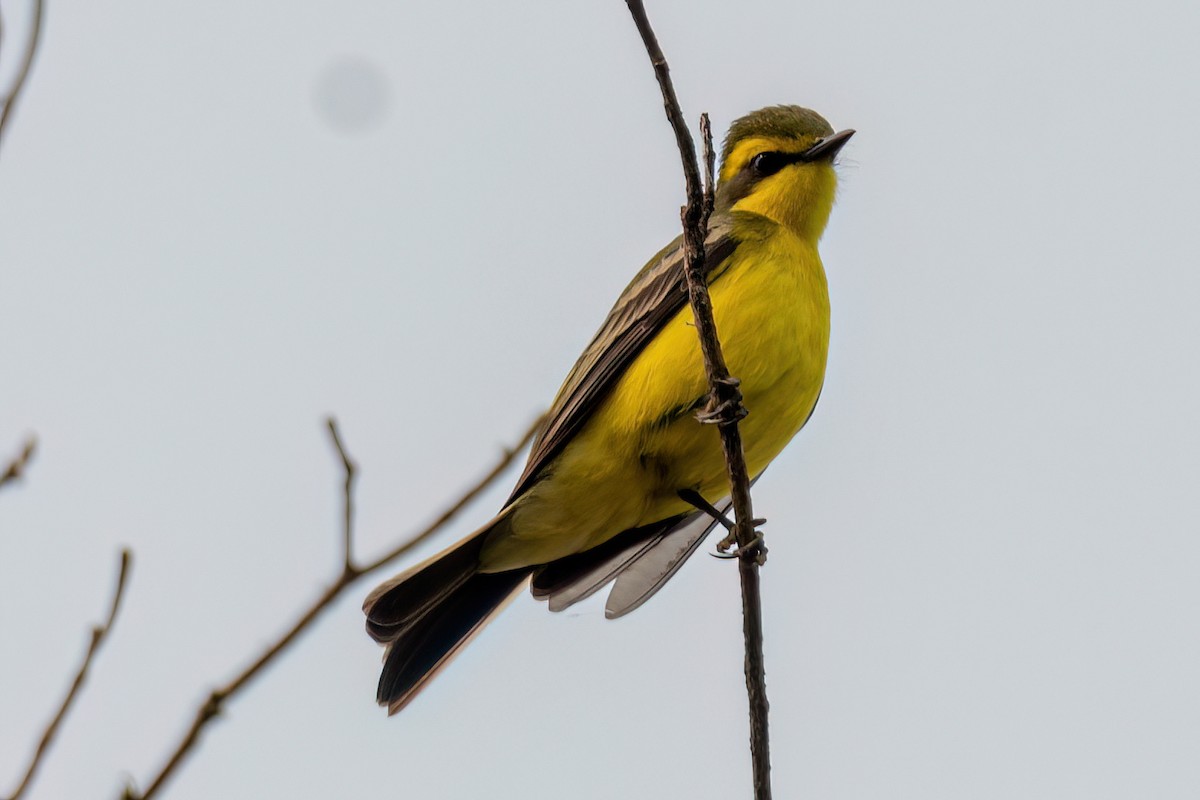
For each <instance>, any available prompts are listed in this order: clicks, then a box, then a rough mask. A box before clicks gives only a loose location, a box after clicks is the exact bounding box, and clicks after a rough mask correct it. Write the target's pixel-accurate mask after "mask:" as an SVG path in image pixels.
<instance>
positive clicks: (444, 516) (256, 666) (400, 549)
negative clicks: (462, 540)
mask: <svg viewBox="0 0 1200 800" xmlns="http://www.w3.org/2000/svg"><path fill="white" fill-rule="evenodd" d="M540 422H541V420H540V418H539V420H538V421H537V422H535V423H534V424H533V425H532V426H530V428H529V429H528V430H527V431H526V432H525V434H524V435H523V436H522V437H521V441H520V442H518V443H517V444H516V446H514V447H511V448H509V449H506V450H505V451H504V453H503V455H502V456H501V458H500V459H499V461H498V462H497V463H496V465H495V466H494V467H493V468H492V469H491V470H490V471H489V472H488V473H487V474H486V475H485V476H484V477H483V478H482V479H480V480H479V481H478V482H477V483H476V484H475V485H474V486H472V487H471V488H470V489H468V490H467V491H466V492H465V493H464V494H463V495H462V497H460V498H459V499H458V500H456V501H454V502H453V503H451V504H450V506H449V507H448V508H447V509H446V510H445V511H443V512H442V513H441V514H439V515H438V517H437V518H436V519H435V520H434V521H433V522H431V523H430V524H429V525H427V526H426V527H425V528H423V529H422V530H420V531H418V532H417V533H415V534H413V535H412V536H410V537H408V538H407V539H405V540H404V542H402V543H401V544H400V545H398V546H397V547H395V548H393V549H392V550H390V551H389V552H387V553H385V554H384V555H382V556H380V557H379V558H377V559H375V560H374V561H370V562H368V563H366V564H362V565H359V564H355V563H354V559H353V550H352V547H351V545H352V543H353V536H354V530H353V522H354V496H353V490H354V478H355V476H356V475H357V471H358V470H357V467H356V466H355V464H354V461H353V460H352V459H351V458H350V457H349V456H348V455H347V453H346V449H345V447H344V445H343V444H342V438H341V434H340V433H339V431H338V427H337V421H336V420H334V419H333V418H330V419H329V420H328V426H329V433H330V437H331V438H332V440H333V446H334V448H335V449H336V450H337V453H338V456H339V457H340V458H341V462H342V468H343V469H344V471H345V475H346V479H345V483H344V485H343V497H344V499H343V502H344V505H345V508H344V513H343V530H342V549H343V559H342V571H341V574H340V575H338V576H337V578H335V579H334V581H333V582H332V583H330V584H329V586H328V587H327V588H326V589H325V591H324V592H322V593H321V595H320V597H318V598H317V599H316V600H315V601H314V602H313V603H312V605H310V606H309V607H308V608H307V609H306V610H304V611H303V612H302V613H301V614H300V616H299V618H297V619H296V621H295V622H294V623H292V625H291V626H290V627H289V628H288V629H287V631H286V632H285V633H284V634H283V635H282V636H280V637H279V639H278V640H276V641H275V643H274V644H272V645H271V646H270V647H268V648H267V649H266V651H265V652H263V653H262V654H261V655H259V656H258V658H256V659H255V660H254V661H253V662H252V663H251V664H250V665H249V666H247V667H245V668H244V669H243V670H242V671H241V672H239V673H238V674H237V675H236V676H235V677H234V678H233V679H232V680H230V681H229V682H228V683H226V684H225V685H224V686H220V687H217V688H216V689H213V690H212V691H211V692H210V693H209V695H208V697H207V698H206V699H205V701H204V702H203V703H201V704H200V707H199V708H197V709H196V714H195V717H194V718H193V719H192V724H191V727H189V728H188V730H187V732H186V733H185V734H184V735H183V738H181V739H180V740H179V743H178V744H177V745H176V746H175V749H174V750H173V751H172V752H171V755H170V756H168V758H167V761H166V763H165V764H163V766H162V767H161V768H160V769H159V770H158V772H157V773H156V774H155V776H154V777H153V778H152V779H151V780H150V783H149V784H148V785H147V787H146V790H145V791H144V792H138V791H137V789H136V788H134V787H133V786H132V785H131V786H127V787H126V788H125V792H124V794H123V795H122V797H123V800H149V798H151V797H154V796H155V795H157V794H158V793H159V791H160V790H161V789H162V788H163V786H165V785H166V783H167V781H168V780H170V778H171V777H172V776H173V775H174V773H175V771H176V770H177V769H178V768H179V766H180V765H181V764H182V763H183V762H184V760H186V759H187V757H188V756H189V755H191V753H192V752H193V750H194V748H195V747H196V745H197V744H198V743H199V741H200V734H201V733H202V732H203V730H204V728H205V726H207V725H208V723H210V722H211V721H212V720H213V719H214V718H215V717H217V716H218V715H220V714H221V712H222V711H223V710H224V706H225V703H226V701H228V700H229V699H230V698H231V697H233V695H235V694H237V692H239V691H240V690H242V689H243V688H245V687H246V685H247V684H249V683H250V682H251V681H252V680H254V678H256V677H258V675H259V674H260V673H261V672H262V671H263V669H264V668H266V667H267V666H268V665H270V664H271V662H272V661H274V660H275V658H276V657H277V656H279V655H280V654H281V653H283V651H284V650H286V649H287V648H288V646H289V645H291V644H292V643H293V642H295V640H296V638H297V637H299V635H300V634H301V633H303V632H304V631H305V630H306V629H307V628H308V627H309V626H310V625H311V624H312V623H313V621H314V620H315V619H316V618H317V617H318V616H320V614H321V612H322V611H324V610H325V609H326V608H328V607H329V606H330V604H332V603H333V601H335V600H337V599H338V597H340V596H341V594H342V592H343V591H344V590H345V589H347V588H348V587H349V586H350V585H351V584H353V583H356V582H357V581H358V579H359V578H362V577H364V576H366V575H368V574H370V573H372V572H374V571H375V570H377V569H379V568H381V567H383V566H385V565H386V564H388V563H390V562H392V561H393V560H395V559H397V558H399V557H400V556H402V555H404V554H405V553H407V552H408V551H409V550H411V549H413V548H414V547H416V546H417V545H418V544H420V543H421V542H423V541H425V540H426V539H428V538H429V537H430V536H432V535H433V534H435V533H437V532H438V531H439V530H441V528H442V527H443V526H444V525H445V524H446V523H447V522H449V521H450V520H451V519H453V518H454V516H455V515H456V514H458V512H460V511H462V509H463V508H465V507H466V506H467V504H468V503H470V502H471V500H473V499H474V498H475V497H477V496H478V495H479V494H480V493H481V492H482V491H483V490H484V489H486V488H487V487H488V486H489V485H491V483H492V482H493V481H494V480H495V479H496V478H497V477H499V476H500V474H501V473H503V472H504V470H505V469H506V468H507V467H508V466H509V465H510V464H511V463H512V462H513V459H515V458H516V457H517V455H518V454H519V453H520V452H521V450H522V449H523V448H524V447H525V445H526V444H527V443H528V442H529V440H530V439H531V438H533V434H534V433H535V432H536V430H537V426H538V425H539V424H540Z"/></svg>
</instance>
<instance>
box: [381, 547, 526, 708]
mask: <svg viewBox="0 0 1200 800" xmlns="http://www.w3.org/2000/svg"><path fill="white" fill-rule="evenodd" d="M487 533H488V531H487V530H486V529H485V530H484V531H481V532H480V533H478V534H476V535H474V536H472V537H470V538H468V539H466V540H464V541H462V542H460V543H459V544H457V545H455V546H454V547H453V548H451V549H450V550H447V551H444V552H442V553H439V554H438V555H436V556H434V557H433V558H432V559H430V560H429V561H426V562H425V563H423V564H420V565H418V566H416V567H414V568H413V569H411V570H409V571H407V572H405V573H403V574H401V575H398V576H396V577H395V578H393V579H392V580H390V581H388V582H387V583H385V584H383V585H382V586H380V587H379V588H377V589H376V590H375V591H373V592H371V594H370V595H369V596H368V597H367V599H366V602H364V603H363V611H365V612H366V615H367V633H369V634H370V635H371V637H372V638H373V639H375V641H377V642H379V643H381V644H386V645H387V652H386V653H385V654H384V657H383V674H381V675H380V676H379V691H378V693H377V695H376V698H377V699H378V701H379V703H380V705H386V706H387V707H388V713H390V714H395V713H396V712H397V711H399V710H400V709H402V708H404V706H406V705H408V703H409V702H410V701H411V700H412V699H413V698H414V697H415V696H416V695H417V693H418V692H419V691H420V690H421V689H422V688H424V686H425V684H426V683H428V682H429V681H430V679H432V678H433V676H434V675H436V674H437V673H438V672H439V671H440V670H441V669H442V668H443V667H445V666H446V665H447V664H449V663H450V661H451V660H452V659H453V658H454V656H456V655H457V654H458V652H459V651H460V650H461V649H462V648H463V647H464V646H465V645H466V644H467V643H468V642H469V641H471V639H472V638H473V637H474V636H475V634H477V633H478V632H479V631H480V630H482V628H483V626H484V625H486V624H487V623H488V622H489V621H490V620H491V618H492V616H494V615H495V614H496V612H498V611H499V610H500V609H501V608H502V607H503V606H504V604H505V601H507V600H508V599H509V598H511V597H513V596H514V595H516V593H517V592H518V591H519V590H520V589H521V587H522V586H523V585H524V584H525V581H526V579H527V578H528V577H529V570H523V569H521V570H512V571H510V572H496V573H482V572H479V571H478V570H479V553H480V550H481V549H482V547H483V541H484V538H485V537H486V535H487Z"/></svg>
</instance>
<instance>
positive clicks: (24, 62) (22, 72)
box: [0, 0, 45, 142]
mask: <svg viewBox="0 0 1200 800" xmlns="http://www.w3.org/2000/svg"><path fill="white" fill-rule="evenodd" d="M44 8H45V3H44V1H43V0H33V19H32V20H31V21H30V23H29V34H28V36H26V38H25V54H24V56H23V57H22V58H21V66H20V67H19V68H18V69H17V76H16V78H14V79H13V83H12V86H11V87H10V88H9V90H8V92H7V94H6V95H5V96H4V97H3V98H0V142H3V141H4V130H5V127H6V126H7V125H8V118H9V115H11V114H12V110H13V109H14V108H16V106H17V99H18V98H19V97H20V96H21V92H22V91H24V89H25V84H26V82H27V81H28V80H29V70H30V69H31V68H32V67H33V59H34V56H36V55H37V49H38V44H39V43H40V42H41V39H42V18H43V16H44V14H43V11H44ZM0 29H2V26H0ZM0 44H2V42H0ZM2 52H3V50H0V53H2Z"/></svg>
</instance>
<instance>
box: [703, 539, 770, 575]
mask: <svg viewBox="0 0 1200 800" xmlns="http://www.w3.org/2000/svg"><path fill="white" fill-rule="evenodd" d="M732 535H733V534H730V536H727V537H726V538H724V539H722V540H721V541H720V542H718V543H717V550H719V551H720V552H718V553H710V554H709V555H711V556H712V557H713V558H720V559H726V560H732V559H736V558H749V559H751V560H752V561H754V563H756V564H758V565H759V566H760V567H761V566H762V565H763V564H766V563H767V546H766V545H765V544H763V535H762V532H761V531H755V532H754V538H753V539H751V540H750V541H749V542H747V543H746V544H745V546H743V547H739V548H738V549H736V550H734V551H733V552H732V553H727V552H725V551H727V550H728V549H729V548H730V547H733V545H735V544H737V542H736V541H735V540H732V539H731V537H732Z"/></svg>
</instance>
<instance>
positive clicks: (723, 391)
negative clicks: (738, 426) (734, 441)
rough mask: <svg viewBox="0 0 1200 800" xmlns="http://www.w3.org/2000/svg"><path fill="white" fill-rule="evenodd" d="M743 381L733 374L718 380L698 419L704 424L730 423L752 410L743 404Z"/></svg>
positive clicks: (698, 413) (698, 414)
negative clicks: (748, 409)
mask: <svg viewBox="0 0 1200 800" xmlns="http://www.w3.org/2000/svg"><path fill="white" fill-rule="evenodd" d="M741 383H742V382H741V381H739V380H738V379H737V378H735V377H733V376H732V375H731V376H730V377H728V378H721V379H719V380H717V381H716V386H715V387H714V389H715V391H714V392H713V393H712V394H711V395H710V396H709V398H708V403H707V404H706V405H705V407H704V410H703V411H699V412H697V413H696V419H697V420H699V421H700V422H701V423H703V424H704V425H730V424H732V423H734V422H737V421H738V420H740V419H742V418H744V417H745V416H746V415H747V414H749V413H750V412H749V411H747V410H746V407H745V406H744V405H742V390H741V388H739V387H740V386H741Z"/></svg>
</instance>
